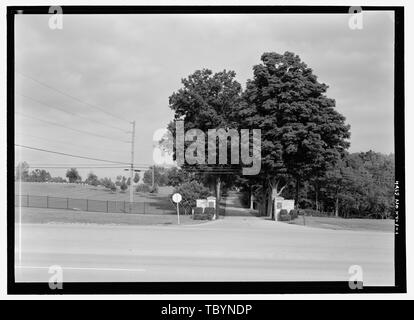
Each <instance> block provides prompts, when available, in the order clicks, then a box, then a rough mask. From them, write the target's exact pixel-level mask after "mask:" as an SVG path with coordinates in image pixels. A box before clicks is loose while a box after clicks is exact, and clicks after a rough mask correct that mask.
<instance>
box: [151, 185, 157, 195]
mask: <svg viewBox="0 0 414 320" xmlns="http://www.w3.org/2000/svg"><path fill="white" fill-rule="evenodd" d="M149 192H150V193H158V186H157V185H155V186H153V187H151V188H150V191H149Z"/></svg>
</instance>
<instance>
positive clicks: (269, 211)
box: [267, 188, 273, 220]
mask: <svg viewBox="0 0 414 320" xmlns="http://www.w3.org/2000/svg"><path fill="white" fill-rule="evenodd" d="M267 192H268V194H267V216H268V217H269V218H270V219H272V220H273V212H272V211H273V210H272V209H273V206H272V202H273V196H272V195H273V194H272V192H273V188H270V189H268V191H267Z"/></svg>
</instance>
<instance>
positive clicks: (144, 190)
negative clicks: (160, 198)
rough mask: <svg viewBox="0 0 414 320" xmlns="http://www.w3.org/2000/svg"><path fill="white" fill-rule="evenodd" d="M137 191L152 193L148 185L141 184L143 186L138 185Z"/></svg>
mask: <svg viewBox="0 0 414 320" xmlns="http://www.w3.org/2000/svg"><path fill="white" fill-rule="evenodd" d="M135 191H136V192H145V193H147V192H150V191H151V188H150V186H149V185H147V184H145V183H141V184H139V185H137V187H136V189H135Z"/></svg>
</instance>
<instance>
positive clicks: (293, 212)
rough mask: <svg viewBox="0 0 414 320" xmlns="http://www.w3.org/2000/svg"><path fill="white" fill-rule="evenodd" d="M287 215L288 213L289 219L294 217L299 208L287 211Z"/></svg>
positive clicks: (297, 213)
mask: <svg viewBox="0 0 414 320" xmlns="http://www.w3.org/2000/svg"><path fill="white" fill-rule="evenodd" d="M289 215H290V218H291V220H293V219H296V218H297V217H298V215H299V210H297V209H292V210H290V211H289Z"/></svg>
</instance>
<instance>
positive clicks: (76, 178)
mask: <svg viewBox="0 0 414 320" xmlns="http://www.w3.org/2000/svg"><path fill="white" fill-rule="evenodd" d="M66 178H68V180H69V182H70V183H74V182H80V181H82V177H81V176H80V174H79V172H78V170H77V169H76V168H70V169H68V170H67V171H66Z"/></svg>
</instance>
